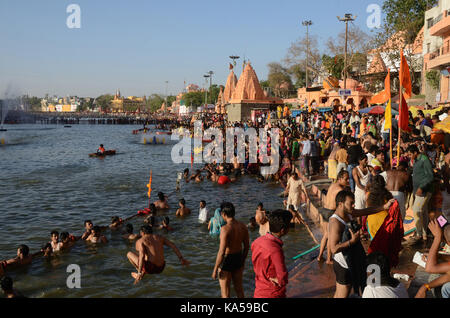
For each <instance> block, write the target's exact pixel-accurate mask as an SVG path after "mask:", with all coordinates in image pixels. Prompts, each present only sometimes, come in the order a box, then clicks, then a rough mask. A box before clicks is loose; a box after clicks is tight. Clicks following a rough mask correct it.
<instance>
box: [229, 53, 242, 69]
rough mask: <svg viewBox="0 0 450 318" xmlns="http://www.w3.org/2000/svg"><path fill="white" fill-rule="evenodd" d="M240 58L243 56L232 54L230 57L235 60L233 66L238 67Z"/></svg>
mask: <svg viewBox="0 0 450 318" xmlns="http://www.w3.org/2000/svg"><path fill="white" fill-rule="evenodd" d="M240 58H241V57H240V56H236V55H232V56H230V59H232V60H233V66H235V67H236V60H238V59H240Z"/></svg>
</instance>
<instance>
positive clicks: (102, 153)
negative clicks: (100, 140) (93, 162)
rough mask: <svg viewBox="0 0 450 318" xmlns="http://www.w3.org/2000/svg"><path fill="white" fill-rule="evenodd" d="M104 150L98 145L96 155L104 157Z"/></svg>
mask: <svg viewBox="0 0 450 318" xmlns="http://www.w3.org/2000/svg"><path fill="white" fill-rule="evenodd" d="M105 151H106V150H105V148H104V147H103V145H100V147H99V148H98V149H97V154H98V155H104V154H105Z"/></svg>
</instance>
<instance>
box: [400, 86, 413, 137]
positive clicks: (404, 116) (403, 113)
mask: <svg viewBox="0 0 450 318" xmlns="http://www.w3.org/2000/svg"><path fill="white" fill-rule="evenodd" d="M399 111H400V115H399V118H398V126H399V127H400V129H401V130H403V131H411V129H410V128H409V109H408V104H407V103H406V100H405V96H404V95H403V94H402V99H401V102H400V105H399Z"/></svg>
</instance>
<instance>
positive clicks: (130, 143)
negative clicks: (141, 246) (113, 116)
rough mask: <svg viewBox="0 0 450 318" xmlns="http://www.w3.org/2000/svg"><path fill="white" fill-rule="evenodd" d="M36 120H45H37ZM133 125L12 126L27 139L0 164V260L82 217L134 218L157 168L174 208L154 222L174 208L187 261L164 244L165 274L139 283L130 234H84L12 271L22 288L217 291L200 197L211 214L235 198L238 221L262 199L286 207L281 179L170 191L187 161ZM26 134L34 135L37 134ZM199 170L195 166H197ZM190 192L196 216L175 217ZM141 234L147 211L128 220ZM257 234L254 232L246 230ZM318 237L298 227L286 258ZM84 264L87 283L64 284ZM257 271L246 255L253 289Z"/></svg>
mask: <svg viewBox="0 0 450 318" xmlns="http://www.w3.org/2000/svg"><path fill="white" fill-rule="evenodd" d="M36 128H39V126H37V127H36ZM133 129H136V127H134V126H74V127H73V129H71V130H70V131H68V130H67V131H64V130H62V129H55V130H46V131H33V132H32V133H30V132H27V131H17V132H15V131H14V132H11V135H12V134H17V136H11V137H12V138H13V137H14V138H20V139H21V140H30V142H29V143H27V144H21V145H17V146H15V147H11V148H8V149H3V150H6V151H3V150H2V154H1V156H2V160H1V161H0V171H2V175H1V177H2V180H1V186H2V190H1V191H0V209H1V213H0V231H1V233H7V236H5V237H4V238H3V239H2V240H1V241H0V259H5V258H9V257H13V256H15V254H16V250H17V247H18V246H19V245H20V244H23V243H25V244H27V245H29V247H30V249H31V251H32V252H35V251H37V250H38V249H40V247H42V245H44V243H46V242H48V241H49V239H50V231H51V230H54V229H55V230H58V231H60V232H62V231H69V232H70V233H73V234H75V235H81V234H82V233H83V227H84V226H83V221H84V220H87V219H91V220H92V221H93V222H94V224H96V225H107V224H108V223H109V221H110V217H111V216H113V215H118V216H120V217H128V216H131V215H134V214H135V213H136V212H137V210H139V209H142V208H143V207H146V206H147V205H148V198H147V188H146V184H147V183H148V180H149V176H150V170H152V171H153V183H152V189H153V192H152V201H154V200H156V198H157V193H158V192H159V191H162V192H164V193H166V194H169V204H170V206H171V209H170V210H169V211H167V212H163V213H160V214H159V215H158V218H157V221H158V222H161V219H162V217H164V216H169V217H170V222H171V225H172V227H174V228H175V231H174V232H172V233H168V234H164V233H162V232H159V233H160V234H163V235H165V236H166V237H167V238H168V239H170V240H171V241H173V242H174V243H175V244H176V245H177V246H178V248H179V249H180V251H181V252H182V254H183V256H184V257H185V258H186V259H188V260H189V261H191V264H192V265H191V266H189V267H182V266H181V265H180V264H179V260H178V258H177V257H176V255H175V254H174V252H173V251H172V250H171V249H170V248H166V249H165V255H166V258H167V259H166V260H167V267H166V269H165V271H164V272H163V274H161V275H152V276H147V277H145V278H144V280H143V282H142V283H141V284H139V285H138V286H134V285H133V279H132V278H131V276H130V273H131V271H133V270H134V268H133V266H132V265H131V264H130V263H129V262H128V260H127V258H126V254H127V252H128V251H130V250H134V244H133V243H129V242H125V241H123V240H122V239H121V238H120V233H110V232H106V233H105V235H106V237H107V238H108V240H109V241H110V242H109V243H108V244H106V245H92V244H86V243H85V242H78V243H77V244H76V246H75V247H74V248H73V249H72V250H71V251H70V253H66V254H63V255H60V256H58V257H57V258H55V259H54V260H52V261H50V262H49V261H45V260H43V259H42V258H41V259H37V260H35V261H34V262H33V264H32V266H31V267H29V268H28V269H27V270H24V271H18V272H12V273H11V275H13V278H14V280H15V282H16V287H17V288H18V289H19V290H20V291H21V292H23V293H24V294H25V295H26V296H29V297H77V298H78V297H142V298H148V297H220V289H219V283H218V282H217V281H213V280H212V278H211V273H212V269H213V267H214V262H215V257H216V253H217V250H218V247H219V241H218V238H212V237H210V236H209V234H208V231H207V229H206V226H205V225H199V224H198V220H197V216H198V214H197V213H198V208H199V202H200V200H206V202H207V207H208V209H209V213H210V217H211V216H213V214H214V210H215V208H217V207H219V206H220V203H221V202H222V201H224V200H227V201H231V202H233V203H234V204H235V206H236V213H237V219H239V220H240V221H242V222H245V223H247V222H248V219H249V218H250V217H251V216H253V215H254V213H255V209H256V205H257V204H258V203H259V202H260V201H261V202H263V203H264V205H265V207H266V208H267V209H269V210H272V209H276V208H280V207H281V206H282V199H281V198H279V197H278V196H277V194H278V193H280V192H281V189H280V188H279V187H278V186H277V185H270V184H260V183H258V182H257V180H256V179H255V178H252V177H244V178H242V179H241V180H240V181H239V182H237V183H236V184H234V185H232V186H228V187H220V186H218V185H212V184H210V183H209V182H204V183H201V184H185V183H182V184H181V191H180V192H179V193H176V192H174V190H175V186H176V177H177V172H179V171H182V170H184V169H185V168H190V164H186V165H174V164H172V161H171V158H170V152H171V147H170V146H159V147H151V146H144V145H140V144H138V143H136V142H135V141H134V139H133V138H132V137H129V135H130V134H131V131H132V130H133ZM30 136H35V137H33V138H31V137H30ZM101 143H103V144H105V145H106V146H107V148H112V149H118V150H119V152H120V153H121V155H119V156H115V157H110V158H107V160H91V159H92V158H88V157H87V155H88V154H89V153H92V152H95V150H96V149H97V148H98V145H100V144H101ZM197 168H201V166H200V165H195V167H194V169H197ZM181 198H185V199H186V202H187V205H188V207H189V208H191V210H192V212H193V214H192V215H191V216H190V217H187V218H185V219H179V218H176V217H175V210H176V208H177V206H178V200H179V199H181ZM130 223H131V224H133V226H134V230H135V232H137V231H138V229H139V227H140V226H141V225H142V224H143V219H142V218H136V219H133V220H132V221H130ZM250 238H251V240H254V239H256V238H257V233H256V232H252V233H251V234H250ZM313 245H314V243H313V242H311V240H310V239H309V236H308V234H307V232H306V231H305V230H304V229H302V228H301V227H300V228H299V229H297V230H295V231H293V232H290V233H289V235H288V236H287V237H286V239H285V255H286V259H287V263H288V266H289V265H290V264H292V263H293V261H292V260H291V259H290V258H291V257H293V256H295V255H297V254H298V252H300V251H304V250H307V249H309V248H311V247H312V246H313ZM69 264H78V265H80V268H81V275H82V281H81V284H82V288H81V289H80V290H70V289H68V288H67V287H65V282H66V279H67V275H68V274H67V272H66V269H67V266H68V265H69ZM253 289H254V274H253V271H252V270H251V261H250V258H248V260H247V264H246V270H245V274H244V290H245V293H246V295H247V296H251V295H252V293H253Z"/></svg>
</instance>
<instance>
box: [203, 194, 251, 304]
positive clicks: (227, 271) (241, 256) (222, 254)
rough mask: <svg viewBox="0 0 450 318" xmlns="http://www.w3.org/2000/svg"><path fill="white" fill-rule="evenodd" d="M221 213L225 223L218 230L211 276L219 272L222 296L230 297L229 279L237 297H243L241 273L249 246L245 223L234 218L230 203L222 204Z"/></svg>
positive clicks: (214, 277) (215, 275) (214, 276)
mask: <svg viewBox="0 0 450 318" xmlns="http://www.w3.org/2000/svg"><path fill="white" fill-rule="evenodd" d="M221 215H222V217H223V219H224V220H225V222H226V223H227V224H226V225H224V226H223V227H222V228H221V230H220V247H219V251H218V253H217V258H216V264H215V266H214V270H213V273H212V278H213V279H214V280H215V279H216V278H217V274H219V283H220V289H221V294H222V298H229V297H230V285H231V281H233V285H234V289H235V291H236V294H237V297H238V298H244V289H243V287H242V274H243V272H244V265H245V259H246V258H247V255H248V250H249V246H250V244H249V235H248V229H247V227H246V226H245V224H243V223H241V222H239V221H237V220H235V218H234V216H235V209H234V205H233V204H232V203H228V202H227V203H223V204H222V206H221Z"/></svg>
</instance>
